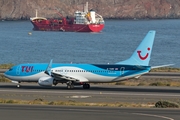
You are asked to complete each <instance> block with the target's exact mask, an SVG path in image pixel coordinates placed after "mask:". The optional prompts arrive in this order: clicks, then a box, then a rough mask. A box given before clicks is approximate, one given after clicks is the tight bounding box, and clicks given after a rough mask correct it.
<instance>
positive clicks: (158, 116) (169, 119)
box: [132, 113, 174, 120]
mask: <svg viewBox="0 0 180 120" xmlns="http://www.w3.org/2000/svg"><path fill="white" fill-rule="evenodd" d="M132 114H135V115H143V116H150V117H156V118H163V119H166V120H174V119H173V118H170V117H166V116H160V115H153V114H144V113H132Z"/></svg>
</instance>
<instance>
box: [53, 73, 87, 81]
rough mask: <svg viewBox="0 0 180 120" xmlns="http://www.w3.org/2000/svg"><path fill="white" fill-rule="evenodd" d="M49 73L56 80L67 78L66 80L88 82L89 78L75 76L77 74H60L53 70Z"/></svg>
mask: <svg viewBox="0 0 180 120" xmlns="http://www.w3.org/2000/svg"><path fill="white" fill-rule="evenodd" d="M51 75H52V76H53V77H54V78H55V79H56V80H58V81H61V80H67V81H74V82H89V80H88V79H87V78H85V77H82V76H77V75H74V76H73V75H62V74H59V73H58V74H57V73H54V72H51Z"/></svg>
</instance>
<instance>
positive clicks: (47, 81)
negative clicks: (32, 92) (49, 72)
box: [38, 76, 54, 87]
mask: <svg viewBox="0 0 180 120" xmlns="http://www.w3.org/2000/svg"><path fill="white" fill-rule="evenodd" d="M53 81H54V78H53V77H51V76H47V77H41V78H39V80H38V84H39V85H40V86H46V87H50V86H52V85H53Z"/></svg>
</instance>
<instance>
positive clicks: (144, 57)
mask: <svg viewBox="0 0 180 120" xmlns="http://www.w3.org/2000/svg"><path fill="white" fill-rule="evenodd" d="M147 50H148V51H150V48H147ZM137 53H138V56H139V58H140V59H141V60H146V59H147V57H148V56H149V53H146V55H145V56H141V51H137Z"/></svg>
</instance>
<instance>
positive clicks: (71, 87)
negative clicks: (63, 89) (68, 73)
mask: <svg viewBox="0 0 180 120" xmlns="http://www.w3.org/2000/svg"><path fill="white" fill-rule="evenodd" d="M73 88H74V83H73V82H72V81H69V82H67V89H73Z"/></svg>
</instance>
